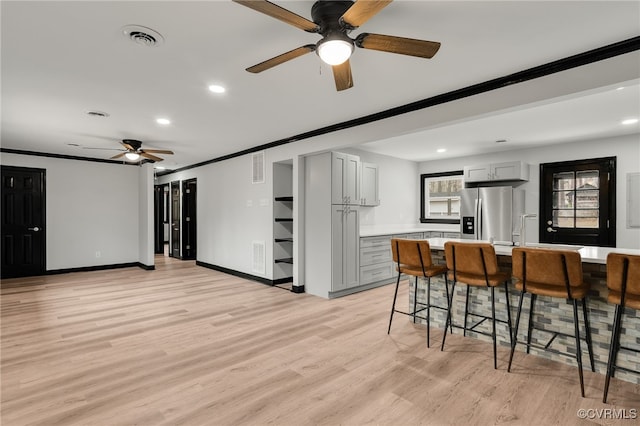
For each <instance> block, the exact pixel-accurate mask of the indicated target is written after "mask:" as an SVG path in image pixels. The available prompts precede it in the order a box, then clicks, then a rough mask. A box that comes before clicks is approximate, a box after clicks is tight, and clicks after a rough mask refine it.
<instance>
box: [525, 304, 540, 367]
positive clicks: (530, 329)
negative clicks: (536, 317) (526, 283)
mask: <svg viewBox="0 0 640 426" xmlns="http://www.w3.org/2000/svg"><path fill="white" fill-rule="evenodd" d="M537 298H538V295H537V294H532V295H531V299H530V304H529V323H528V325H527V354H528V353H529V349H531V336H532V335H533V321H532V317H533V310H534V308H535V305H536V300H537Z"/></svg>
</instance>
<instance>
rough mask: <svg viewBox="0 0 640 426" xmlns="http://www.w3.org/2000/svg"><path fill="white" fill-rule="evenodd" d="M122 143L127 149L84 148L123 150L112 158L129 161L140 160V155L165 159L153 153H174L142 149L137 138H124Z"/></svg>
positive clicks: (165, 150)
mask: <svg viewBox="0 0 640 426" xmlns="http://www.w3.org/2000/svg"><path fill="white" fill-rule="evenodd" d="M120 144H122V146H123V147H124V148H125V149H117V148H90V147H83V148H84V149H103V150H113V151H122V152H121V153H120V154H117V155H114V156H113V157H111V158H110V159H111V160H116V159H118V158H122V157H125V158H126V159H127V160H129V161H139V160H140V157H144V158H146V159H148V160H151V161H154V162H158V161H162V160H163V159H162V158H160V157H158V156H156V155H153V154H173V151H169V150H167V149H142V142H141V141H139V140H136V139H123V140H122V141H121V142H120Z"/></svg>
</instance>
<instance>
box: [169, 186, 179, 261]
mask: <svg viewBox="0 0 640 426" xmlns="http://www.w3.org/2000/svg"><path fill="white" fill-rule="evenodd" d="M170 253H171V256H173V257H178V258H179V257H180V182H171V250H170Z"/></svg>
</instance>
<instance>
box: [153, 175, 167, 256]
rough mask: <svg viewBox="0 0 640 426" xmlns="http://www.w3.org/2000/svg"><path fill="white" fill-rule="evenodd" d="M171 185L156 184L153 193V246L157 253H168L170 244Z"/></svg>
mask: <svg viewBox="0 0 640 426" xmlns="http://www.w3.org/2000/svg"><path fill="white" fill-rule="evenodd" d="M169 205H170V203H169V185H168V184H163V185H156V186H155V187H154V194H153V246H154V252H155V254H166V255H168V254H169V253H168V248H167V250H166V252H165V245H168V244H169Z"/></svg>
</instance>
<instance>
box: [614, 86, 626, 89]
mask: <svg viewBox="0 0 640 426" xmlns="http://www.w3.org/2000/svg"><path fill="white" fill-rule="evenodd" d="M622 89H624V86H620V87H618V88H616V90H622Z"/></svg>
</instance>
